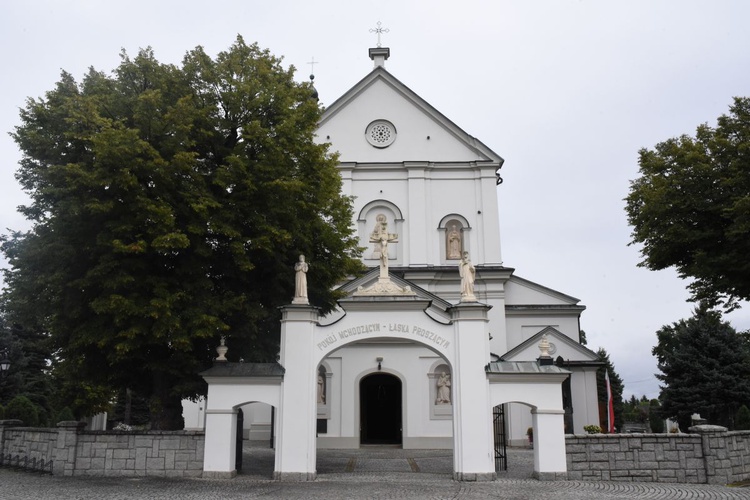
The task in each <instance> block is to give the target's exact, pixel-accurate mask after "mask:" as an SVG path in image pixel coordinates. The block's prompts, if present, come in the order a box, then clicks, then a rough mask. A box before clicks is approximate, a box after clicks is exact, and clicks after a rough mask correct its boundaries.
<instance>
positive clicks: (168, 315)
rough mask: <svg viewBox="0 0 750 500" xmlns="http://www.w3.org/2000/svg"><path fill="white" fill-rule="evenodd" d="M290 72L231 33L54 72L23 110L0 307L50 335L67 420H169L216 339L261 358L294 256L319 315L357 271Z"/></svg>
mask: <svg viewBox="0 0 750 500" xmlns="http://www.w3.org/2000/svg"><path fill="white" fill-rule="evenodd" d="M293 72H294V69H293V68H289V69H284V68H283V67H282V65H281V60H280V59H278V58H276V57H274V56H272V55H271V54H270V53H269V52H268V51H266V50H261V49H260V48H258V46H257V45H248V44H246V43H245V42H244V41H243V40H242V38H241V37H238V38H237V40H236V41H235V43H234V44H233V45H232V46H231V47H230V48H229V49H228V50H227V51H224V52H221V53H219V54H218V55H217V56H216V57H215V58H212V57H210V56H208V55H207V54H206V53H205V52H204V51H203V49H202V48H200V47H198V48H196V49H194V50H192V51H190V52H188V53H187V54H186V56H185V58H184V60H183V63H182V65H181V66H179V67H178V66H174V65H169V64H162V63H160V62H158V61H157V60H156V58H155V56H154V53H153V51H152V50H151V49H145V50H141V51H140V52H139V53H138V55H137V56H136V57H134V58H131V57H129V56H128V55H127V54H126V53H124V52H123V54H122V62H121V64H120V66H119V67H118V68H117V69H116V70H115V71H114V72H113V73H112V74H111V75H107V74H104V73H102V72H99V71H96V70H94V69H91V70H90V71H89V72H88V73H87V74H86V75H85V77H84V78H83V80H82V82H80V83H78V82H76V81H75V80H74V79H73V77H72V76H71V75H69V74H67V73H63V74H62V78H61V80H60V81H59V82H58V83H57V85H56V87H55V88H54V89H53V90H51V91H50V92H48V93H47V94H46V96H45V97H44V98H42V99H30V100H29V101H28V102H27V104H26V107H25V108H24V109H22V110H21V125H20V126H18V127H17V128H16V130H15V132H14V133H13V134H12V135H13V138H14V139H15V141H16V143H17V144H18V146H19V147H20V149H21V151H22V152H23V158H22V160H21V164H20V168H19V169H18V171H17V179H18V180H19V181H20V183H21V185H22V186H23V188H24V189H25V191H26V192H27V193H28V194H29V196H30V198H31V203H30V204H29V205H28V206H25V207H21V211H22V213H23V214H24V215H25V216H26V217H27V218H28V219H30V220H31V221H32V222H33V228H32V230H31V231H29V232H28V233H24V234H18V233H16V234H11V235H9V236H6V237H5V240H4V244H3V250H4V251H5V253H6V256H7V258H8V259H9V262H10V265H11V267H10V269H9V270H8V271H7V272H6V273H5V280H6V290H5V294H4V301H3V305H4V307H5V308H6V310H7V311H9V313H10V314H11V315H12V316H13V317H14V320H16V321H20V320H23V321H24V322H28V323H29V324H31V325H33V327H34V328H35V329H38V330H40V331H43V332H45V334H46V335H48V336H49V337H50V339H51V341H52V344H51V345H52V348H51V352H50V354H51V359H52V360H53V361H54V371H55V375H56V376H57V377H58V378H59V379H60V380H61V381H62V384H61V385H62V388H61V393H62V394H63V395H64V399H65V401H64V403H66V404H67V405H69V406H71V408H74V409H75V410H76V411H77V412H83V411H95V410H97V409H100V408H102V407H105V406H106V405H107V404H108V403H109V402H110V401H111V398H112V395H113V391H116V390H119V389H131V390H133V391H135V392H137V393H138V394H141V395H143V396H146V397H148V398H149V399H150V402H151V404H150V406H151V423H152V426H153V427H154V428H158V429H172V428H180V427H181V425H182V422H181V405H180V400H181V399H183V398H185V397H190V396H194V395H196V394H198V393H200V392H201V391H202V390H203V386H202V381H201V379H200V377H198V375H197V373H198V372H199V371H200V370H201V369H203V368H205V367H206V366H207V365H208V364H209V363H210V360H211V359H212V358H213V357H215V355H216V354H215V351H214V348H215V347H216V345H217V344H218V342H219V337H220V336H227V338H228V341H227V344H228V345H229V347H230V359H232V357H233V359H239V358H243V359H244V360H247V361H269V360H273V359H275V354H276V352H277V349H278V324H279V322H278V320H279V318H280V314H279V312H278V306H280V305H282V304H286V303H289V302H290V300H291V298H292V296H293V287H294V285H293V281H294V280H293V272H292V265H293V263H294V262H295V261H296V260H297V256H298V255H299V254H301V253H302V254H305V255H306V256H307V259H308V261H309V262H310V272H309V275H308V276H309V280H308V282H309V284H310V290H309V296H310V300H311V302H312V303H313V304H315V305H317V306H320V307H321V308H322V309H323V310H324V311H326V310H329V309H330V308H331V307H333V305H334V303H335V299H336V296H335V293H334V292H332V287H333V285H335V284H336V283H337V282H338V281H340V280H341V279H342V278H344V277H345V276H346V275H348V274H350V273H353V272H356V271H357V270H358V268H359V261H358V260H357V256H358V251H359V250H358V248H357V246H356V245H357V241H356V239H355V237H354V234H353V232H352V228H351V219H352V212H351V200H349V199H348V198H346V197H343V196H341V194H340V187H341V186H340V178H339V176H338V172H337V170H336V157H335V155H333V154H331V153H330V152H329V151H328V147H327V145H320V144H317V143H316V142H315V141H314V140H313V139H314V131H315V129H316V126H317V121H318V119H319V116H320V112H321V109H320V106H319V105H318V103H317V100H315V99H314V98H313V96H312V90H311V88H310V86H309V85H308V84H304V83H303V84H300V83H297V82H295V81H294V80H293Z"/></svg>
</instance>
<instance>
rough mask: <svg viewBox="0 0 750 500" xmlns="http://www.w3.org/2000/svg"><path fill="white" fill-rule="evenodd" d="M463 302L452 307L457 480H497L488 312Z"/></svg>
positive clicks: (454, 456)
mask: <svg viewBox="0 0 750 500" xmlns="http://www.w3.org/2000/svg"><path fill="white" fill-rule="evenodd" d="M489 309H490V306H487V305H485V304H480V303H478V302H462V303H460V304H458V305H456V306H454V307H452V308H451V314H452V319H453V322H454V325H455V328H456V330H455V331H456V337H455V345H454V350H455V351H454V352H455V356H454V367H453V369H454V370H453V372H454V373H453V478H454V479H456V480H458V481H493V480H495V479H496V478H497V474H496V473H495V456H494V449H493V438H492V408H491V405H490V395H489V382H488V380H487V374H486V373H485V369H484V367H485V365H486V364H487V363H488V362H489V361H490V340H489V332H488V330H487V324H488V318H487V311H489Z"/></svg>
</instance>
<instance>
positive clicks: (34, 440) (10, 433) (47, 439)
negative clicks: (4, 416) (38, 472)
mask: <svg viewBox="0 0 750 500" xmlns="http://www.w3.org/2000/svg"><path fill="white" fill-rule="evenodd" d="M0 422H11V424H12V425H14V426H16V427H8V426H0V445H2V446H0V455H2V458H0V463H2V462H4V463H8V462H10V463H12V460H13V458H12V457H16V456H18V457H23V458H27V459H28V462H27V463H29V462H32V461H33V463H34V466H33V467H34V468H35V469H42V468H44V469H47V470H48V471H49V472H52V467H51V466H50V465H49V463H50V462H51V460H52V459H53V458H54V454H55V446H56V444H57V429H43V428H41V429H40V428H36V427H21V425H23V422H21V421H20V420H5V421H0ZM3 431H4V432H3ZM9 456H10V457H11V458H10V459H9V458H8V457H9ZM37 464H38V465H37Z"/></svg>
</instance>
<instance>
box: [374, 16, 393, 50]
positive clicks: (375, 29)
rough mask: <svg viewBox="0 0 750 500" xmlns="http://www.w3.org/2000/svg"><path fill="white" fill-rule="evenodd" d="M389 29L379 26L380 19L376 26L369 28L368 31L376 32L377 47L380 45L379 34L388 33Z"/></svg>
mask: <svg viewBox="0 0 750 500" xmlns="http://www.w3.org/2000/svg"><path fill="white" fill-rule="evenodd" d="M389 31H391V30H389V29H388V28H383V27H381V23H380V21H378V27H377V28H373V29H370V33H377V34H378V47H380V46H381V45H380V34H381V33H388V32H389Z"/></svg>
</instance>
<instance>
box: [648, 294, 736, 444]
mask: <svg viewBox="0 0 750 500" xmlns="http://www.w3.org/2000/svg"><path fill="white" fill-rule="evenodd" d="M656 335H657V338H658V344H657V345H656V346H655V347H654V348H653V354H654V355H655V356H656V359H657V361H658V367H659V370H660V371H661V373H659V374H657V375H656V377H657V378H658V379H659V380H661V381H662V382H663V383H664V385H663V386H662V388H661V395H660V400H661V403H662V407H661V413H662V415H663V416H664V417H667V418H671V419H673V420H676V421H677V422H678V423H679V424H680V427H681V428H683V429H685V428H686V427H687V426H689V425H690V417H691V415H692V414H693V413H700V415H701V417H703V418H705V419H707V420H708V422H709V423H711V424H717V425H724V426H727V427H729V428H733V418H734V415H735V414H736V413H737V410H738V409H739V408H740V406H741V405H743V404H747V403H748V402H750V342H748V336H747V335H746V334H740V333H737V331H736V330H735V329H734V328H732V326H731V325H730V324H729V323H727V322H725V321H722V319H721V314H720V313H719V312H717V311H713V310H710V309H708V308H707V307H706V306H705V305H701V306H699V307H698V308H697V309H696V310H695V312H694V314H693V316H692V317H691V318H689V319H687V320H680V321H678V322H676V323H673V324H672V325H670V326H664V327H662V328H661V329H660V330H659V331H658V332H656Z"/></svg>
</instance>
